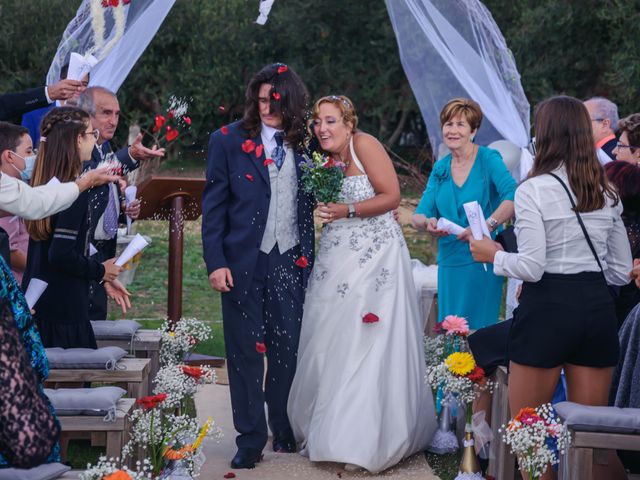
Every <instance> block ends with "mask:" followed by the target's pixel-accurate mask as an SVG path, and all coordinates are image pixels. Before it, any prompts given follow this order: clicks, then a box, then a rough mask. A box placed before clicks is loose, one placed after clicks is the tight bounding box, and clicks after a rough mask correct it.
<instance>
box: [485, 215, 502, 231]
mask: <svg viewBox="0 0 640 480" xmlns="http://www.w3.org/2000/svg"><path fill="white" fill-rule="evenodd" d="M487 223H488V224H489V230H491V231H492V232H493V231H494V230H495V229H496V228H498V225H499V224H498V220H496V219H495V218H493V217H489V218H487Z"/></svg>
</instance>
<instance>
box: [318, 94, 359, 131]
mask: <svg viewBox="0 0 640 480" xmlns="http://www.w3.org/2000/svg"><path fill="white" fill-rule="evenodd" d="M323 103H330V104H332V105H334V106H335V107H336V108H338V109H339V110H340V112H341V113H342V121H343V122H344V124H345V125H348V124H351V133H356V128H357V127H358V115H356V108H355V107H354V106H353V102H352V101H351V100H350V99H349V98H348V97H345V96H344V95H328V96H326V97H322V98H320V99H318V100H316V103H314V104H313V108H312V109H311V123H310V125H311V124H312V123H313V121H314V120H316V119H317V118H318V115H319V114H320V105H322V104H323Z"/></svg>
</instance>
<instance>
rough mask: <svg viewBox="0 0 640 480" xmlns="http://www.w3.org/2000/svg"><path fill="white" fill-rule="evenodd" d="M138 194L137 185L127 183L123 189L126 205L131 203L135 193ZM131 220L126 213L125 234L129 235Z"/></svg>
mask: <svg viewBox="0 0 640 480" xmlns="http://www.w3.org/2000/svg"><path fill="white" fill-rule="evenodd" d="M137 194H138V187H136V186H135V185H129V186H128V187H127V188H125V189H124V198H125V202H126V204H127V206H129V205H130V204H131V202H133V201H134V200H135V199H136V195H137ZM132 223H133V221H132V220H131V218H129V216H128V215H127V235H131V224H132Z"/></svg>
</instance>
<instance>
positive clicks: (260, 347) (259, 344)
mask: <svg viewBox="0 0 640 480" xmlns="http://www.w3.org/2000/svg"><path fill="white" fill-rule="evenodd" d="M266 351H267V346H266V345H265V344H264V343H262V342H256V352H258V353H264V352H266Z"/></svg>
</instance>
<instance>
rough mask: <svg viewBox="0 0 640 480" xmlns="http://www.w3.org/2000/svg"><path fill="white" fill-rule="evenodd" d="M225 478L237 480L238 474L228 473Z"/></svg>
mask: <svg viewBox="0 0 640 480" xmlns="http://www.w3.org/2000/svg"><path fill="white" fill-rule="evenodd" d="M224 478H236V474H235V473H233V472H227V473H225V474H224Z"/></svg>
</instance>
